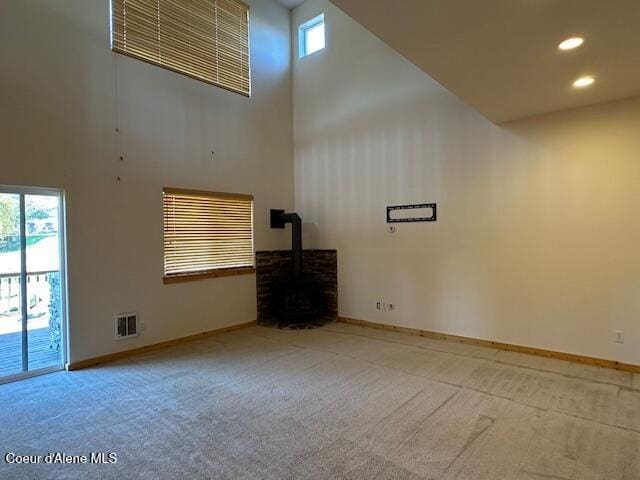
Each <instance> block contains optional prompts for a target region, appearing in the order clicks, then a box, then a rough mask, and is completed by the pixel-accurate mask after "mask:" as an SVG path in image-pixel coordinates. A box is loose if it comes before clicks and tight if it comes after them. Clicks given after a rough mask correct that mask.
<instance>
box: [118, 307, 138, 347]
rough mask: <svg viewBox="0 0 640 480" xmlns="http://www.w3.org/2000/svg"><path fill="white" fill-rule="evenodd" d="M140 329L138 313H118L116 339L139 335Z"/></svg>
mask: <svg viewBox="0 0 640 480" xmlns="http://www.w3.org/2000/svg"><path fill="white" fill-rule="evenodd" d="M139 331H140V325H139V322H138V314H137V313H135V312H129V313H120V314H118V315H116V340H122V339H125V338H134V337H137V336H138V332H139Z"/></svg>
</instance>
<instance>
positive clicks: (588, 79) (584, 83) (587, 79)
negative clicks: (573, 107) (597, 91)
mask: <svg viewBox="0 0 640 480" xmlns="http://www.w3.org/2000/svg"><path fill="white" fill-rule="evenodd" d="M595 81H596V79H595V78H593V77H592V76H591V75H585V76H584V77H580V78H578V79H577V80H576V81H575V82H573V86H574V87H576V88H584V87H588V86H589V85H591V84H592V83H593V82H595Z"/></svg>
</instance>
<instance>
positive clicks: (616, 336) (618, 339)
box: [613, 330, 624, 343]
mask: <svg viewBox="0 0 640 480" xmlns="http://www.w3.org/2000/svg"><path fill="white" fill-rule="evenodd" d="M613 341H614V342H615V343H624V332H623V331H622V330H614V331H613Z"/></svg>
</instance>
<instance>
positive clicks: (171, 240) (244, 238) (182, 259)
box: [163, 188, 254, 277]
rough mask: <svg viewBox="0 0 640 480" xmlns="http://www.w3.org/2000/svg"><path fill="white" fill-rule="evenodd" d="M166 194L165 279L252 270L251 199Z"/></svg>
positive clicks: (171, 190) (178, 191) (174, 191)
mask: <svg viewBox="0 0 640 480" xmlns="http://www.w3.org/2000/svg"><path fill="white" fill-rule="evenodd" d="M184 192H185V193H181V191H180V190H177V189H171V188H166V189H164V191H163V216H164V274H165V277H169V276H172V275H184V274H188V273H193V274H201V273H203V272H210V271H214V270H217V269H229V268H242V267H253V266H254V254H253V198H252V197H250V196H243V195H230V194H215V193H211V192H196V193H189V191H184Z"/></svg>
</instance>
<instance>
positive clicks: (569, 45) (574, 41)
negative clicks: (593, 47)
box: [558, 37, 584, 50]
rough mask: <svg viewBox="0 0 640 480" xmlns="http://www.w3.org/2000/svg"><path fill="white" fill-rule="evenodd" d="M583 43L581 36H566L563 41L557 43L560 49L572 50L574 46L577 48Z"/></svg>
mask: <svg viewBox="0 0 640 480" xmlns="http://www.w3.org/2000/svg"><path fill="white" fill-rule="evenodd" d="M583 43H584V38H582V37H571V38H567V39H566V40H565V41H563V42H561V43H560V45H558V48H559V49H560V50H573V49H574V48H578V47H579V46H580V45H582V44H583Z"/></svg>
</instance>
